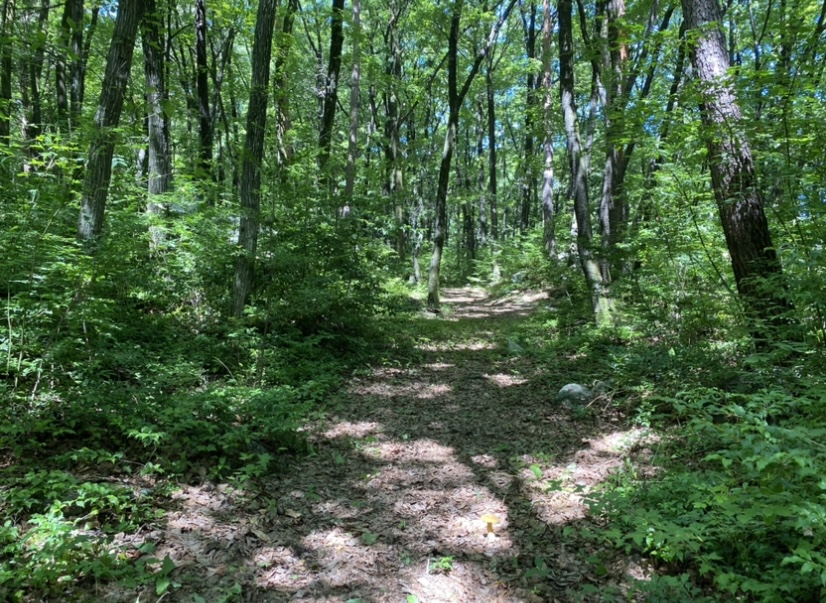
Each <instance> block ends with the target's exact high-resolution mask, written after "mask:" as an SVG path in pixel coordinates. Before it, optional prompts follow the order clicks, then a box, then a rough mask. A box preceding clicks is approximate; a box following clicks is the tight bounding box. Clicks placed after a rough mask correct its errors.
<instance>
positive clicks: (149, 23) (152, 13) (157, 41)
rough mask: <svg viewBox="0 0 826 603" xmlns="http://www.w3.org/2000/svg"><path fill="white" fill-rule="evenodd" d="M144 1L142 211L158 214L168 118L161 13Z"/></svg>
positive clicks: (165, 187) (168, 168) (165, 181)
mask: <svg viewBox="0 0 826 603" xmlns="http://www.w3.org/2000/svg"><path fill="white" fill-rule="evenodd" d="M144 1H145V2H146V15H145V16H144V18H143V21H142V22H141V24H142V32H141V33H142V35H141V42H142V45H143V59H144V63H143V71H144V76H145V78H146V109H147V113H148V115H147V120H146V121H147V129H148V133H149V152H148V153H147V164H148V165H147V167H148V172H149V185H148V189H149V190H148V192H149V199H148V200H147V204H146V210H147V211H148V212H149V213H150V214H155V215H160V214H163V213H164V211H165V208H164V205H163V202H162V201H159V200H157V199H156V197H157V196H159V195H163V194H164V193H166V192H168V191H169V190H171V188H172V187H171V183H172V158H171V156H170V144H169V119H168V117H167V115H166V113H165V112H164V102H165V101H166V100H167V92H166V80H165V77H164V76H165V73H164V39H163V38H162V37H161V26H162V25H163V15H162V13H161V12H160V11H158V9H157V6H156V5H155V0H144ZM152 241H153V246H157V245H158V244H160V242H161V233H160V232H159V231H156V230H153V231H152Z"/></svg>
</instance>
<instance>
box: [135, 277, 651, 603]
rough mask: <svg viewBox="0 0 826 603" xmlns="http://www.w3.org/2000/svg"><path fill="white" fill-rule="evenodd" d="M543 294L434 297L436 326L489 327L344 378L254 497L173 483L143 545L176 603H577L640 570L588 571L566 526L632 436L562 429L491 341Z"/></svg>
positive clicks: (578, 517) (527, 371)
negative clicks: (438, 301) (159, 564)
mask: <svg viewBox="0 0 826 603" xmlns="http://www.w3.org/2000/svg"><path fill="white" fill-rule="evenodd" d="M542 299H544V296H543V295H541V294H527V295H517V296H512V299H511V298H508V299H505V300H490V299H488V298H487V297H486V296H485V294H484V292H481V291H479V290H447V291H445V295H444V300H445V301H448V300H450V303H453V304H454V307H453V308H452V309H451V312H449V313H448V312H446V314H450V316H449V319H443V320H445V323H444V324H445V325H446V326H445V328H458V327H459V326H462V328H464V325H456V326H455V327H450V325H453V324H455V323H452V322H450V320H453V319H454V318H455V317H457V316H461V317H462V318H471V317H476V316H477V315H480V316H481V315H482V314H484V315H485V316H487V318H488V319H489V320H487V321H486V322H485V328H486V329H490V330H489V331H486V332H485V333H479V332H476V333H475V335H476V337H477V339H470V338H467V337H465V338H464V339H460V341H459V343H458V344H457V343H455V342H453V343H451V342H450V339H457V338H452V337H449V336H445V337H444V338H443V339H442V338H437V337H433V340H431V341H427V342H426V343H424V344H423V345H422V346H420V350H421V351H422V352H423V355H424V357H423V358H422V360H421V362H418V363H415V365H411V366H408V367H406V368H398V367H393V368H389V367H375V368H373V369H372V370H371V371H370V372H369V373H368V374H367V376H360V377H354V378H353V379H352V380H351V382H350V384H349V386H348V388H347V389H346V390H345V394H346V399H345V400H344V402H343V403H342V404H340V405H339V406H338V407H337V408H336V414H335V415H334V416H331V417H328V419H327V420H325V421H320V422H319V423H318V424H316V425H314V426H308V429H307V432H306V433H307V434H308V435H309V436H310V439H311V441H312V444H313V447H314V454H312V455H310V456H307V457H304V458H299V459H296V461H295V462H294V464H292V465H291V466H290V467H289V469H288V470H287V471H284V472H283V473H280V474H278V475H272V476H264V477H262V478H260V479H259V480H258V481H257V482H256V488H255V492H256V494H255V495H252V494H249V493H246V492H244V491H240V490H233V489H232V488H229V487H226V486H221V487H217V488H216V487H214V486H211V485H209V484H208V483H204V484H203V485H201V486H189V487H185V488H184V489H183V490H182V491H181V492H180V493H179V494H178V495H177V496H176V498H175V502H176V504H177V508H176V509H175V510H174V511H172V512H170V514H169V515H168V521H167V525H166V529H165V531H164V532H162V533H160V532H158V533H153V534H152V535H151V536H150V535H147V538H149V537H151V538H153V539H154V540H155V541H156V542H157V543H158V551H157V553H156V556H158V558H159V559H162V558H163V556H164V555H169V557H170V559H172V560H173V561H174V562H175V563H176V565H177V566H178V567H180V568H187V570H186V571H187V576H188V579H189V580H190V582H189V583H187V584H185V585H184V587H183V588H184V590H185V591H186V592H191V593H199V596H202V597H204V599H205V600H207V601H212V600H220V596H223V595H221V593H227V592H229V591H230V589H231V588H233V587H234V586H233V585H235V584H244V585H246V586H245V587H244V594H243V600H244V601H251V602H254V603H269V602H273V603H275V602H277V603H282V602H283V603H286V602H288V601H289V602H301V603H323V602H336V603H346V602H347V601H352V600H361V601H364V602H370V603H399V602H400V601H405V600H406V599H405V597H407V596H408V595H412V596H414V597H416V600H417V601H419V602H420V603H424V602H425V601H426V602H428V603H430V602H441V601H445V602H447V601H451V602H458V603H542V602H546V601H548V602H550V601H557V602H559V603H569V602H571V603H572V602H573V601H574V600H582V601H585V602H587V601H589V599H588V597H587V596H586V597H584V598H580V599H577V597H579V596H580V595H575V594H574V593H577V592H579V591H578V590H577V589H578V588H579V586H581V585H582V584H585V583H593V584H605V583H608V582H611V583H612V584H618V583H621V582H622V580H626V579H627V576H628V575H636V574H639V573H640V571H641V570H640V569H639V568H638V567H636V568H635V566H634V565H633V564H632V563H631V562H626V561H624V560H620V561H617V562H616V563H615V565H616V569H612V570H611V572H610V575H608V576H606V575H602V574H601V575H596V574H594V572H593V570H592V568H591V567H590V566H589V565H588V563H587V562H586V561H585V558H586V557H588V556H593V554H595V553H594V551H593V550H591V549H592V548H593V546H594V545H592V544H591V543H589V542H587V541H586V540H583V539H582V538H581V537H579V536H577V533H578V532H577V530H576V529H574V530H573V531H571V528H575V527H576V526H578V525H579V524H581V523H583V522H587V521H588V518H587V508H586V506H585V504H584V503H583V497H584V496H585V495H586V494H587V492H588V491H589V490H590V489H591V488H593V487H594V486H595V485H597V484H598V483H599V482H601V481H603V480H605V479H607V478H608V477H610V475H611V473H612V472H613V471H616V470H617V469H618V468H620V467H621V466H622V464H623V463H624V462H627V458H628V455H629V454H631V453H632V451H635V450H641V449H645V448H646V447H647V446H649V445H650V443H651V442H650V439H648V435H647V434H646V433H645V432H644V431H643V430H640V429H636V430H628V431H623V430H621V429H618V428H617V426H616V425H609V424H604V423H602V422H600V421H598V420H591V419H586V420H579V421H576V420H574V419H573V418H572V417H571V416H570V412H569V411H568V410H566V409H564V408H562V407H559V406H557V405H555V404H554V403H553V402H552V400H553V387H555V386H556V384H552V385H553V387H551V388H550V390H549V386H548V384H547V383H548V381H547V379H546V378H545V377H546V373H547V369H546V367H542V366H539V365H537V364H535V363H532V362H531V361H530V360H529V359H526V358H524V357H521V356H513V355H511V356H507V355H504V354H503V353H502V351H501V350H498V349H497V348H496V346H495V345H494V343H492V342H493V341H494V340H499V341H502V340H505V339H506V335H505V334H503V333H502V332H501V331H497V329H498V328H500V327H499V326H498V325H499V323H497V322H496V321H497V320H500V319H498V318H496V317H497V316H518V315H521V313H522V312H526V311H529V310H530V308H531V307H532V306H531V304H535V303H537V302H538V301H539V300H542ZM500 312H501V314H500ZM447 333H448V335H449V334H450V333H451V332H450V331H448V332H447ZM463 333H464V331H463ZM480 337H481V338H480ZM560 385H562V384H560ZM486 514H492V515H493V516H495V519H496V523H495V524H494V523H491V524H490V525H491V530H492V532H491V530H489V529H488V524H487V523H486V521H483V519H482V517H483V516H484V515H486ZM565 530H568V531H565ZM140 543H141V541H140V540H137V541H136V544H135V545H134V546H135V548H137V546H140ZM611 567H612V568H613V567H614V566H611ZM537 568H539V569H537ZM527 570H535V572H534V577H532V578H526V576H528V575H530V574H526V572H527ZM177 571H178V570H176V572H177ZM219 595H220V596H219ZM174 600H178V599H174ZM181 600H186V599H181ZM130 603H132V602H130Z"/></svg>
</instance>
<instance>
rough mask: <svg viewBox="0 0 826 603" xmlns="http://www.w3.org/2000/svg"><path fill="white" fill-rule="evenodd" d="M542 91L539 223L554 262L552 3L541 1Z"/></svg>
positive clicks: (547, 250) (548, 251) (546, 0)
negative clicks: (540, 222) (541, 162)
mask: <svg viewBox="0 0 826 603" xmlns="http://www.w3.org/2000/svg"><path fill="white" fill-rule="evenodd" d="M542 16H543V18H542V69H543V71H542V90H543V93H544V95H545V97H544V102H543V107H542V109H543V116H542V117H543V127H544V135H545V138H544V140H543V141H542V150H543V154H544V169H543V171H542V224H543V234H544V242H545V251H546V252H547V253H548V255H549V256H550V258H551V260H556V232H555V230H556V229H555V213H554V145H553V134H554V132H553V117H552V112H551V107H552V105H553V86H552V83H553V72H552V69H553V64H552V61H553V58H552V57H551V36H552V32H553V14H552V12H551V1H550V0H542Z"/></svg>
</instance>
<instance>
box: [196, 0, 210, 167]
mask: <svg viewBox="0 0 826 603" xmlns="http://www.w3.org/2000/svg"><path fill="white" fill-rule="evenodd" d="M195 70H196V73H195V81H196V87H197V89H198V115H199V118H200V119H199V123H198V132H199V136H200V143H201V145H200V154H199V162H198V171H199V172H200V176H201V177H204V178H207V179H209V178H211V174H212V146H213V131H212V112H211V111H210V107H209V64H208V61H207V17H206V0H195Z"/></svg>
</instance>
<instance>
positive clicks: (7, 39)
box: [0, 0, 14, 145]
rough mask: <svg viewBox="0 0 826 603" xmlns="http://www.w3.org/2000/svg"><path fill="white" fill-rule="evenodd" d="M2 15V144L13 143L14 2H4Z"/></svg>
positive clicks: (0, 38)
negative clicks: (11, 136)
mask: <svg viewBox="0 0 826 603" xmlns="http://www.w3.org/2000/svg"><path fill="white" fill-rule="evenodd" d="M0 8H2V11H3V12H2V14H0V42H2V44H0V144H5V145H8V144H9V143H10V142H11V138H10V135H11V112H12V105H11V78H12V46H13V45H12V24H13V23H14V0H3V4H2V7H0Z"/></svg>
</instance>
